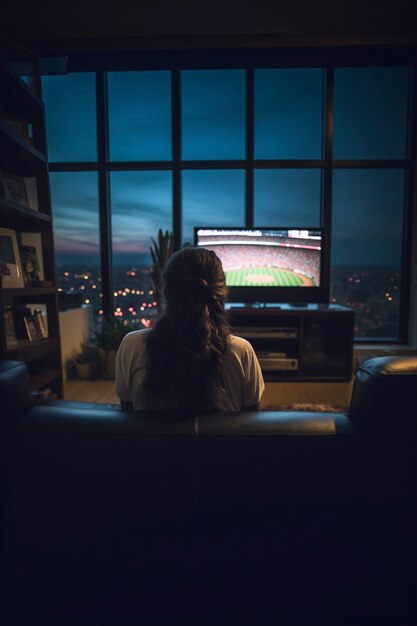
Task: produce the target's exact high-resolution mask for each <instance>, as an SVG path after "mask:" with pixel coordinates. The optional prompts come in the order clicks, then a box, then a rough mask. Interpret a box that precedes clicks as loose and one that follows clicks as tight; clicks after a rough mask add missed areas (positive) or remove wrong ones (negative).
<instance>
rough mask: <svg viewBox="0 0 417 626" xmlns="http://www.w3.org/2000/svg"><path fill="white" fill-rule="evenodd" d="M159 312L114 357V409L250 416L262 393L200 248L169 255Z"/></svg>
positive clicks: (208, 256) (209, 258) (220, 276)
mask: <svg viewBox="0 0 417 626" xmlns="http://www.w3.org/2000/svg"><path fill="white" fill-rule="evenodd" d="M162 293H163V299H164V303H163V310H162V313H161V315H160V317H159V318H158V320H157V321H156V323H155V325H154V326H153V327H152V328H151V329H144V330H138V331H134V332H131V333H129V334H128V335H126V336H125V338H124V339H123V341H122V343H121V345H120V348H119V350H118V353H117V357H116V392H117V395H118V396H119V398H120V401H121V406H122V409H126V410H128V409H155V410H165V409H174V410H180V411H215V410H219V411H241V410H255V409H257V408H258V403H259V400H260V398H261V395H262V392H263V390H264V381H263V377H262V372H261V368H260V366H259V362H258V359H257V357H256V355H255V352H254V350H253V348H252V346H251V344H250V343H249V342H248V341H246V339H243V338H241V337H235V336H233V335H231V334H230V329H229V325H228V322H227V314H226V311H225V301H226V296H227V287H226V283H225V276H224V272H223V268H222V264H221V261H220V259H219V258H218V257H217V255H216V254H215V252H213V251H212V250H208V249H206V248H191V247H190V248H184V249H183V250H179V251H178V252H176V253H174V254H173V255H172V256H171V258H170V259H169V261H168V263H167V265H166V267H165V269H164V272H163V284H162Z"/></svg>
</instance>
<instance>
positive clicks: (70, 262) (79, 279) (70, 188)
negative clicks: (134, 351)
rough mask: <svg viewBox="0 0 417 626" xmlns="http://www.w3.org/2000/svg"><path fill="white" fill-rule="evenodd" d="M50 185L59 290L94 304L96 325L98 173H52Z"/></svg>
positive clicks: (98, 292)
mask: <svg viewBox="0 0 417 626" xmlns="http://www.w3.org/2000/svg"><path fill="white" fill-rule="evenodd" d="M50 181H51V199H52V213H53V225H54V241H55V258H56V267H57V277H58V288H60V289H62V290H63V291H65V292H66V293H68V294H70V295H71V294H73V296H72V297H78V298H80V303H82V304H91V305H92V310H93V319H94V321H95V322H96V321H97V320H98V318H99V317H100V315H99V311H100V310H101V297H102V296H101V264H100V235H99V210H98V181H97V173H96V172H52V173H51V174H50ZM75 189H76V193H74V190H75ZM77 294H78V295H77Z"/></svg>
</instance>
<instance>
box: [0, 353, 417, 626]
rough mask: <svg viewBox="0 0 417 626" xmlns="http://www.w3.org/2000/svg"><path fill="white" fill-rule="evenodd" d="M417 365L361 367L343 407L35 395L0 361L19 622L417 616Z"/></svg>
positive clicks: (13, 604)
mask: <svg viewBox="0 0 417 626" xmlns="http://www.w3.org/2000/svg"><path fill="white" fill-rule="evenodd" d="M416 398H417V358H415V357H381V358H374V359H371V360H368V361H367V362H365V363H363V364H362V366H361V367H360V368H359V370H358V371H357V373H356V377H355V382H354V387H353V393H352V400H351V406H350V409H349V413H348V414H347V415H345V414H343V413H312V412H258V413H256V412H253V413H249V412H248V413H238V414H236V413H235V414H227V413H217V414H210V415H200V416H184V417H183V418H182V419H178V416H177V417H175V416H173V415H170V414H160V413H148V412H142V413H123V412H122V411H120V410H119V408H118V407H116V406H114V405H98V404H88V403H77V402H66V401H53V402H51V403H49V404H46V405H42V406H32V404H31V399H30V396H29V392H28V389H27V382H26V368H25V366H24V364H23V363H19V362H10V361H9V362H5V361H3V362H0V408H1V411H2V418H1V423H2V452H1V454H2V483H3V499H4V528H3V534H4V538H5V541H4V544H3V548H2V550H3V557H4V558H3V561H4V567H3V577H4V582H3V584H2V588H3V590H4V591H5V608H4V610H3V618H4V621H5V623H8V624H10V626H15V625H18V624H22V625H23V624H25V625H30V624H37V625H42V626H43V625H54V626H55V625H63V624H65V625H74V626H75V625H78V624H80V625H81V624H82V625H83V626H89V625H98V624H103V625H110V624H111V625H113V624H114V625H115V626H118V625H127V624H138V625H139V624H144V625H145V624H158V625H161V624H164V625H165V624H166V625H171V624H175V625H187V624H188V625H190V626H191V625H199V624H202V625H204V626H206V625H207V626H208V625H211V624H212V625H223V624H224V625H225V626H226V625H230V626H233V625H234V624H236V625H243V624H244V625H249V624H250V625H253V626H257V625H258V624H259V625H262V624H268V625H272V624H274V625H278V624H291V625H297V624H305V625H307V624H312V625H313V624H314V625H315V624H320V625H321V624H329V625H330V624H332V625H339V626H341V625H347V624H355V625H356V624H367V625H369V624H373V625H375V626H376V625H378V626H379V625H381V624H390V625H392V626H394V625H395V626H408V625H410V626H411V624H413V623H414V620H415V618H416V615H417V613H416V606H415V603H416V583H417V574H416V562H417V549H416V541H417V539H416V537H417V523H416V498H417V495H416V494H417V490H416V487H417V471H416V469H417V468H416V458H417V457H416V450H417V433H416V425H417V409H416V407H417V403H416Z"/></svg>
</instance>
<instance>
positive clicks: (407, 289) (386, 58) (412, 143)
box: [49, 46, 417, 344]
mask: <svg viewBox="0 0 417 626" xmlns="http://www.w3.org/2000/svg"><path fill="white" fill-rule="evenodd" d="M415 63H416V62H415V56H414V55H413V50H412V48H410V47H408V46H391V47H390V46H364V47H362V46H357V47H339V48H336V49H335V48H318V47H317V48H312V49H304V48H296V49H254V50H250V49H246V50H239V49H236V50H193V51H192V54H191V53H190V52H189V51H187V50H176V51H154V50H152V51H145V52H143V51H136V52H132V51H130V52H129V53H126V52H119V53H102V54H73V55H71V56H70V57H69V66H68V67H69V71H70V72H71V73H72V72H83V71H94V72H95V73H96V106H97V151H98V160H97V162H88V163H87V162H50V163H49V169H50V171H51V172H57V171H67V172H69V171H91V170H94V171H97V172H98V181H99V221H100V250H101V259H100V260H101V275H102V288H103V298H102V303H103V306H102V308H103V310H104V314H105V315H111V314H112V312H113V285H112V282H113V268H112V252H111V206H110V172H111V171H122V170H124V171H140V170H170V171H172V181H173V190H172V193H173V205H172V206H173V233H174V240H175V245H176V247H180V244H181V235H182V216H181V200H182V198H181V172H182V171H183V170H193V169H241V170H244V171H245V216H244V217H245V226H246V227H247V228H251V227H253V218H254V171H255V169H261V168H266V169H280V168H291V169H297V168H319V169H321V172H322V185H321V227H322V228H323V230H324V242H323V243H324V246H325V250H326V255H325V258H324V268H323V269H324V280H325V284H326V286H327V290H326V297H327V300H328V299H329V296H330V276H331V240H332V237H331V224H332V178H333V176H332V174H333V170H334V169H339V168H349V169H351V168H355V169H358V168H373V169H379V168H401V169H404V170H405V179H406V183H405V185H406V190H405V203H404V204H405V206H404V212H405V215H404V231H403V241H402V266H401V270H402V271H401V286H400V289H401V297H400V302H399V324H398V330H399V332H398V337H396V338H393V339H390V338H386V340H384V341H382V340H381V339H377V340H375V341H374V340H372V338H356V339H355V343H358V344H361V343H369V344H372V343H378V344H382V343H384V344H405V343H407V341H408V340H409V335H410V332H409V325H410V306H411V302H410V296H411V281H410V276H409V269H410V268H411V261H412V224H413V215H414V201H415V200H414V181H415V170H416V150H417V147H416V145H417V137H416V135H417V113H415V111H417V85H416V83H417V81H416V80H415ZM404 65H406V66H408V67H409V93H408V99H409V102H408V123H407V158H406V159H401V160H341V159H339V160H334V159H333V110H334V70H335V68H339V67H340V68H341V67H351V68H353V67H372V66H404ZM300 67H302V68H321V69H322V70H323V74H324V79H323V125H322V129H323V140H322V145H323V153H322V158H321V159H255V158H254V72H255V69H267V68H271V69H272V68H300ZM156 69H160V70H165V71H166V70H169V71H171V135H172V159H171V160H170V161H126V162H125V161H117V162H115V161H114V162H112V161H110V160H109V120H108V89H107V72H109V71H124V70H126V71H129V70H130V71H131V70H156ZM188 69H193V70H195V69H198V70H204V69H207V70H209V69H229V70H230V69H240V70H241V69H243V70H245V72H246V121H245V131H246V132H245V142H246V143H245V158H244V159H237V160H209V161H189V160H181V158H180V156H181V135H182V129H181V70H188Z"/></svg>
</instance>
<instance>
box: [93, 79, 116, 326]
mask: <svg viewBox="0 0 417 626" xmlns="http://www.w3.org/2000/svg"><path fill="white" fill-rule="evenodd" d="M96 102H97V157H98V199H99V224H100V261H101V290H102V294H103V298H102V309H103V311H104V315H105V316H106V317H107V318H109V319H111V318H112V315H113V263H112V245H111V242H112V234H111V212H110V180H109V173H108V172H107V171H106V163H107V160H108V147H109V131H108V92H107V73H106V72H97V74H96Z"/></svg>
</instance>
